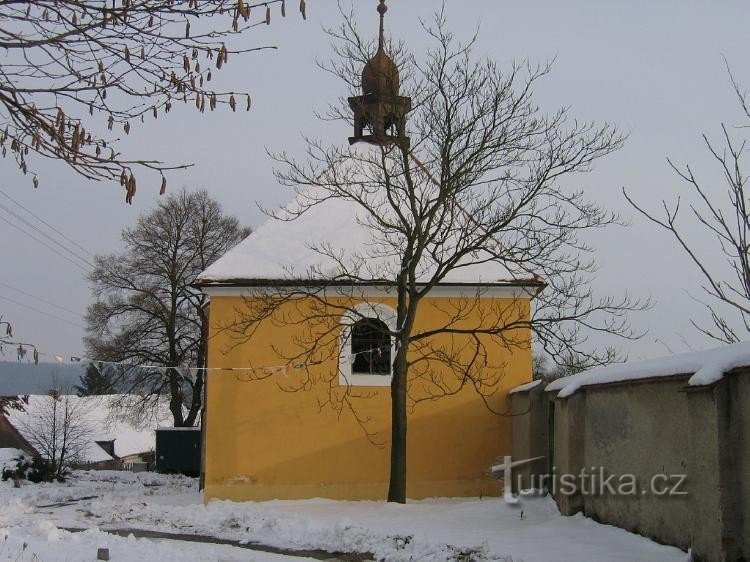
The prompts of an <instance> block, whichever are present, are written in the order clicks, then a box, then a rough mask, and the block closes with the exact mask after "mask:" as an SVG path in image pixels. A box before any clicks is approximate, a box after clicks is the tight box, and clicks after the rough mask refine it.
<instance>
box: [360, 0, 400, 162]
mask: <svg viewBox="0 0 750 562" xmlns="http://www.w3.org/2000/svg"><path fill="white" fill-rule="evenodd" d="M387 11H388V6H386V5H385V0H380V4H379V5H378V13H379V14H380V35H379V37H378V51H377V53H375V56H374V57H372V59H370V61H369V62H368V63H367V64H366V65H365V68H364V70H363V71H362V95H361V96H354V97H351V98H349V107H350V108H351V109H352V111H353V112H354V136H352V137H349V144H354V143H355V142H366V143H369V144H374V145H377V146H387V145H391V144H396V145H398V146H401V147H404V148H408V147H409V137H407V136H406V114H407V113H409V112H410V111H411V98H409V97H406V96H400V95H399V91H398V90H399V86H400V84H399V75H398V68H397V67H396V64H395V63H394V62H393V60H392V59H391V58H390V57H389V56H388V55H387V54H386V52H385V36H384V35H385V33H384V17H385V13H386V12H387Z"/></svg>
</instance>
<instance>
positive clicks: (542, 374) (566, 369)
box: [531, 347, 626, 381]
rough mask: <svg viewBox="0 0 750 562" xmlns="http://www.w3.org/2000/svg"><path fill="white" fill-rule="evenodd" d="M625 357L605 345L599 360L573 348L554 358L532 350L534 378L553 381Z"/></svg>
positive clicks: (623, 359) (616, 361)
mask: <svg viewBox="0 0 750 562" xmlns="http://www.w3.org/2000/svg"><path fill="white" fill-rule="evenodd" d="M625 359H626V358H625V357H624V356H623V355H622V354H621V353H620V352H619V351H618V350H617V349H616V348H614V347H605V348H604V350H603V353H602V354H601V355H600V356H599V357H598V358H597V360H592V358H591V357H589V356H588V354H586V355H582V354H580V353H577V352H576V351H575V350H573V349H570V350H568V351H566V352H564V353H562V354H561V355H559V356H557V357H555V358H554V359H553V358H551V357H550V356H549V355H546V354H544V353H538V352H532V357H531V360H532V364H531V372H532V375H533V377H534V380H543V381H553V380H555V379H559V378H562V377H569V376H571V375H575V374H577V373H581V372H583V371H586V370H588V369H591V368H593V367H596V366H599V365H604V364H609V363H622V362H623V361H625Z"/></svg>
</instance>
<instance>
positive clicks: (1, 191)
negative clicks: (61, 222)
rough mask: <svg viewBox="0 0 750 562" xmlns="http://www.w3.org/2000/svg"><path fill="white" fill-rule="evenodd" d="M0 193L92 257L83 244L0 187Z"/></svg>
mask: <svg viewBox="0 0 750 562" xmlns="http://www.w3.org/2000/svg"><path fill="white" fill-rule="evenodd" d="M0 195H2V196H3V197H6V198H8V199H10V200H11V201H12V202H13V203H15V204H16V205H17V206H19V207H21V208H22V209H23V210H24V211H26V212H27V213H28V214H30V215H31V216H32V217H34V218H35V219H36V220H38V221H39V222H41V223H42V224H44V225H46V226H47V227H48V228H50V229H52V230H53V231H55V232H56V233H57V234H59V235H60V236H62V237H63V238H64V239H65V240H67V241H68V242H70V243H71V244H73V245H74V246H75V247H76V248H78V249H79V250H81V251H83V252H84V253H86V254H88V255H89V256H91V257H92V258H93V257H94V254H92V253H91V252H89V251H88V250H87V249H86V248H84V247H83V246H81V245H80V244H79V243H78V242H76V241H75V240H72V239H71V238H68V237H67V236H66V235H65V234H63V233H62V232H60V231H59V230H58V229H56V228H55V227H54V226H52V225H51V224H50V223H48V222H47V221H46V220H44V219H43V218H42V217H40V216H39V215H37V214H36V213H34V211H32V210H30V209H28V208H27V207H24V206H23V205H22V204H21V203H19V202H18V201H16V200H15V199H13V198H12V197H11V196H10V195H8V194H7V193H5V192H4V191H3V190H2V189H0Z"/></svg>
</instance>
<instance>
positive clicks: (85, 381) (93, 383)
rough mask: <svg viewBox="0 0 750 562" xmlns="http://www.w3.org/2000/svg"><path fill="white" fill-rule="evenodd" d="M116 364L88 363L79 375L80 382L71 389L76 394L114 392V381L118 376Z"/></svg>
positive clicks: (87, 394)
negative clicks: (83, 371)
mask: <svg viewBox="0 0 750 562" xmlns="http://www.w3.org/2000/svg"><path fill="white" fill-rule="evenodd" d="M122 376H123V375H122V374H121V373H118V368H117V365H108V364H106V363H103V364H101V366H99V365H95V364H94V363H89V365H88V366H87V367H86V372H85V373H84V375H83V376H82V377H81V384H80V385H75V386H74V387H73V389H74V390H75V391H76V394H78V396H98V395H102V394H114V393H115V392H116V387H115V382H116V381H117V379H118V378H119V377H122Z"/></svg>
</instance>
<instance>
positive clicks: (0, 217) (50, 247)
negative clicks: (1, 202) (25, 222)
mask: <svg viewBox="0 0 750 562" xmlns="http://www.w3.org/2000/svg"><path fill="white" fill-rule="evenodd" d="M0 221H3V222H4V223H6V224H8V225H10V226H12V227H13V228H15V229H16V230H18V231H19V232H21V233H22V234H24V235H26V236H28V237H29V238H31V239H32V240H36V241H37V242H39V243H40V244H41V245H42V246H45V247H46V248H48V249H50V250H52V252H54V253H55V255H57V256H60V257H61V258H63V259H64V260H66V261H68V262H70V263H72V264H73V265H74V266H76V267H77V268H78V269H80V270H81V271H83V272H84V273H88V272H89V270H88V269H87V268H85V267H84V266H82V265H81V264H80V263H78V262H76V261H73V260H72V259H70V258H69V257H68V256H66V255H64V254H61V253H60V252H59V251H58V250H56V249H55V248H53V247H52V246H50V245H49V244H47V243H46V242H45V241H44V240H40V239H39V238H37V237H36V236H34V235H33V234H31V233H30V232H27V231H25V230H24V229H23V228H21V227H20V226H18V225H16V224H14V223H12V222H10V221H9V220H8V219H7V218H5V217H2V216H0Z"/></svg>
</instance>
